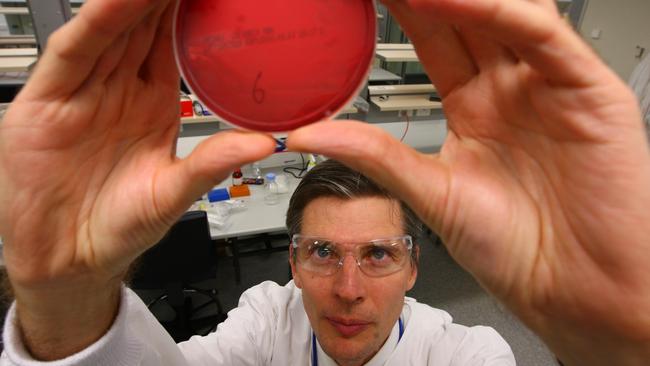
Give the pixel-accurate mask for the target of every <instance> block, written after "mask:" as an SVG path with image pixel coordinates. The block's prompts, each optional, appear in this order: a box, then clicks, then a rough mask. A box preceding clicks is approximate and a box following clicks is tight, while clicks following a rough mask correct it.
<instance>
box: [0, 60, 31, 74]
mask: <svg viewBox="0 0 650 366" xmlns="http://www.w3.org/2000/svg"><path fill="white" fill-rule="evenodd" d="M36 60H37V58H36V57H0V72H23V71H29V70H30V69H31V68H32V66H33V65H34V64H35V63H36Z"/></svg>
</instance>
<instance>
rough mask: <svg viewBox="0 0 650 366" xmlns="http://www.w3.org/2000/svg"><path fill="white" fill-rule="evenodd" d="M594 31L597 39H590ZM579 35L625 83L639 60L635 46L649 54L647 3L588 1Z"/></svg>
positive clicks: (646, 0) (644, 0) (649, 2)
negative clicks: (643, 48) (597, 31)
mask: <svg viewBox="0 0 650 366" xmlns="http://www.w3.org/2000/svg"><path fill="white" fill-rule="evenodd" d="M598 29H599V30H601V32H602V33H601V35H600V39H593V38H592V36H591V33H592V31H594V30H598ZM580 32H581V33H582V35H583V37H584V38H585V39H586V40H587V42H589V43H590V44H591V45H592V46H593V47H594V48H595V49H596V51H597V52H598V53H599V54H600V56H601V57H602V58H603V59H604V60H605V62H607V64H608V65H609V66H610V67H612V68H613V69H614V71H616V72H617V73H618V74H619V75H620V76H621V77H622V78H623V79H624V80H626V81H627V80H628V79H629V77H630V74H632V70H634V67H636V65H637V64H638V63H639V61H640V59H639V58H636V57H635V52H636V46H641V47H645V49H646V54H647V53H650V0H588V3H587V8H586V12H585V16H584V19H583V21H582V25H581V27H580Z"/></svg>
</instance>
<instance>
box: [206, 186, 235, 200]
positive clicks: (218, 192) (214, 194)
mask: <svg viewBox="0 0 650 366" xmlns="http://www.w3.org/2000/svg"><path fill="white" fill-rule="evenodd" d="M229 199H230V194H228V190H227V189H226V188H219V189H214V190H212V191H210V192H209V193H208V201H210V202H219V201H227V200H229Z"/></svg>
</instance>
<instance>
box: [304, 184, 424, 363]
mask: <svg viewBox="0 0 650 366" xmlns="http://www.w3.org/2000/svg"><path fill="white" fill-rule="evenodd" d="M301 234H302V235H308V236H317V237H320V238H326V239H330V240H332V241H335V242H338V243H341V244H342V245H343V247H344V248H346V249H352V248H353V247H354V246H356V245H358V244H353V243H360V242H367V241H370V240H373V239H381V238H390V237H396V236H401V235H404V230H403V226H402V218H401V212H400V207H399V204H398V203H397V202H395V201H393V200H388V199H385V198H381V197H364V198H355V199H350V200H342V199H338V198H330V197H323V198H318V199H315V200H314V201H312V202H310V203H309V204H308V205H307V206H306V207H305V209H304V213H303V221H302V232H301ZM292 271H293V276H294V280H295V283H296V286H298V287H299V288H301V289H302V297H303V303H304V306H305V311H306V312H307V316H308V317H309V321H310V323H311V326H312V328H313V329H314V332H315V333H316V337H318V341H319V343H320V345H321V347H323V350H324V351H325V352H326V353H327V354H328V355H329V356H330V357H332V358H333V359H334V360H336V361H337V362H338V363H339V364H341V365H347V364H350V365H353V364H362V363H363V362H365V361H368V360H369V359H370V358H372V356H373V355H374V354H375V353H376V352H377V351H379V349H380V348H381V346H382V345H383V344H384V342H385V341H386V339H387V338H388V335H389V334H390V332H391V330H392V328H393V326H394V325H395V323H396V322H397V319H398V318H399V316H400V313H401V311H402V307H403V305H404V294H405V293H406V291H408V290H410V289H411V288H412V287H413V284H414V283H415V278H416V276H417V270H416V268H415V267H414V266H413V265H412V263H411V261H410V260H409V261H408V264H407V265H406V266H405V267H404V268H403V269H402V270H400V271H398V272H396V273H393V274H391V275H388V276H386V277H369V276H367V275H366V274H364V273H363V272H361V269H360V268H359V267H358V265H357V263H356V261H355V259H354V257H353V256H351V255H347V256H346V257H345V259H344V261H343V266H342V267H341V268H339V270H338V271H337V272H336V273H335V274H333V275H330V276H321V275H317V274H314V273H312V272H308V271H306V270H305V269H303V268H301V266H300V264H298V263H293V261H292Z"/></svg>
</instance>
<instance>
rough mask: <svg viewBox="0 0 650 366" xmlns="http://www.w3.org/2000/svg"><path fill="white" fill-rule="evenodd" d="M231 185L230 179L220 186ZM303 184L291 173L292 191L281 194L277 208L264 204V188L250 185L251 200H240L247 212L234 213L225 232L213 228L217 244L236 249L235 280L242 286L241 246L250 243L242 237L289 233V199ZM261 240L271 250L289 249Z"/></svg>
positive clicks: (234, 252) (222, 229)
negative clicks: (286, 222) (287, 220)
mask: <svg viewBox="0 0 650 366" xmlns="http://www.w3.org/2000/svg"><path fill="white" fill-rule="evenodd" d="M275 171H279V169H276V170H275ZM230 182H231V180H230V179H226V181H224V182H222V183H221V184H219V186H217V187H218V188H227V187H228V186H229V185H230ZM299 182H300V180H299V179H296V178H294V177H292V176H291V175H289V174H287V183H288V185H289V192H287V193H284V194H281V195H279V199H278V203H277V204H275V205H267V204H266V202H264V197H265V195H266V192H265V191H264V186H261V185H249V186H248V187H249V189H250V191H251V195H250V196H249V197H243V198H237V199H241V200H242V201H244V202H245V204H246V209H244V210H241V211H235V212H232V213H231V214H230V217H229V218H228V220H227V222H226V225H225V226H224V227H223V228H221V229H219V228H216V227H214V226H213V225H210V236H211V237H212V240H215V241H217V243H219V242H220V241H223V243H224V244H225V245H226V246H227V247H229V248H230V249H231V250H232V259H233V266H234V267H235V281H236V282H237V283H238V284H239V283H241V268H240V266H239V257H240V252H239V244H243V243H245V241H246V239H243V240H242V237H246V236H252V235H261V234H273V233H279V232H286V230H287V229H286V225H285V219H286V214H287V208H288V207H289V199H291V195H292V194H293V192H294V191H295V190H296V187H297V186H298V183H299ZM261 239H262V240H264V241H265V244H266V250H267V251H285V250H287V247H278V248H274V247H272V246H271V242H270V239H269V238H268V237H266V238H264V237H262V238H261ZM253 241H255V242H259V241H260V239H258V238H253ZM287 244H288V242H287ZM215 245H218V244H215Z"/></svg>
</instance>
